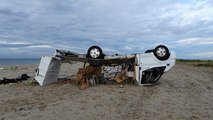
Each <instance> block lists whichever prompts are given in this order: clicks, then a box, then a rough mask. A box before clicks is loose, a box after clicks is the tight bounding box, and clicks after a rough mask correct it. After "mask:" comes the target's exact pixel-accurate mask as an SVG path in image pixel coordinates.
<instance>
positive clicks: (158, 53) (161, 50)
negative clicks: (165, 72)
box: [154, 45, 170, 60]
mask: <svg viewBox="0 0 213 120" xmlns="http://www.w3.org/2000/svg"><path fill="white" fill-rule="evenodd" d="M154 55H155V57H156V58H157V59H159V60H167V59H169V57H170V53H169V49H168V48H167V47H166V46H165V45H159V46H157V47H155V50H154Z"/></svg>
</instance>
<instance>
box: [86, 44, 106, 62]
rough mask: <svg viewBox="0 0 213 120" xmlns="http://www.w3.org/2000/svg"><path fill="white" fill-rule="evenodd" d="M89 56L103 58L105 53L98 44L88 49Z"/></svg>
mask: <svg viewBox="0 0 213 120" xmlns="http://www.w3.org/2000/svg"><path fill="white" fill-rule="evenodd" d="M87 58H93V59H103V58H104V54H103V52H102V50H101V48H100V47H98V46H91V47H90V48H89V49H88V51H87Z"/></svg>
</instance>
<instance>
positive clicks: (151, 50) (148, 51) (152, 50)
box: [145, 49, 155, 53]
mask: <svg viewBox="0 0 213 120" xmlns="http://www.w3.org/2000/svg"><path fill="white" fill-rule="evenodd" d="M154 51H155V50H154V49H149V50H146V51H145V53H151V52H154Z"/></svg>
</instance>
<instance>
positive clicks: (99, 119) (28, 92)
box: [0, 63, 213, 120]
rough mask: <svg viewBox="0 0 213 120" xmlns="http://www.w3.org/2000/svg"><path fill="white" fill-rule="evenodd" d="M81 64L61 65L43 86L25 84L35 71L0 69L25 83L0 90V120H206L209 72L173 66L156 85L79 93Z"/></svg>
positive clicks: (212, 91)
mask: <svg viewBox="0 0 213 120" xmlns="http://www.w3.org/2000/svg"><path fill="white" fill-rule="evenodd" d="M81 66H82V64H80V63H75V64H73V65H70V64H63V66H62V69H61V72H60V76H61V77H67V80H61V81H59V82H57V83H53V84H50V85H48V86H44V87H40V86H39V85H38V84H35V83H31V82H32V80H33V78H34V76H35V69H36V68H37V67H38V65H17V66H2V67H3V68H4V69H1V70H0V77H6V78H14V77H18V76H19V75H21V74H23V73H26V74H28V75H29V76H31V78H30V80H27V81H22V82H18V83H12V84H5V85H0V90H1V92H0V120H38V119H40V120H47V119H50V120H169V119H173V120H211V119H213V103H212V101H213V74H212V73H213V67H202V66H199V67H196V66H191V65H185V64H176V65H175V67H174V68H172V69H171V70H170V71H169V72H168V73H166V74H164V75H163V77H162V78H161V80H160V83H159V85H156V86H149V87H148V86H134V85H130V84H125V85H124V88H120V87H119V85H112V84H109V85H96V86H92V87H90V88H88V89H85V90H80V89H79V87H78V85H76V84H75V73H76V72H77V68H78V67H81Z"/></svg>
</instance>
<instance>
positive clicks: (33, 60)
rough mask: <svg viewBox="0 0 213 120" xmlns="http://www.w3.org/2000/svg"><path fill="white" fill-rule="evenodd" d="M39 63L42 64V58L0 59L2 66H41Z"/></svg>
mask: <svg viewBox="0 0 213 120" xmlns="http://www.w3.org/2000/svg"><path fill="white" fill-rule="evenodd" d="M39 62H40V58H0V66H2V65H24V64H39Z"/></svg>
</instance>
